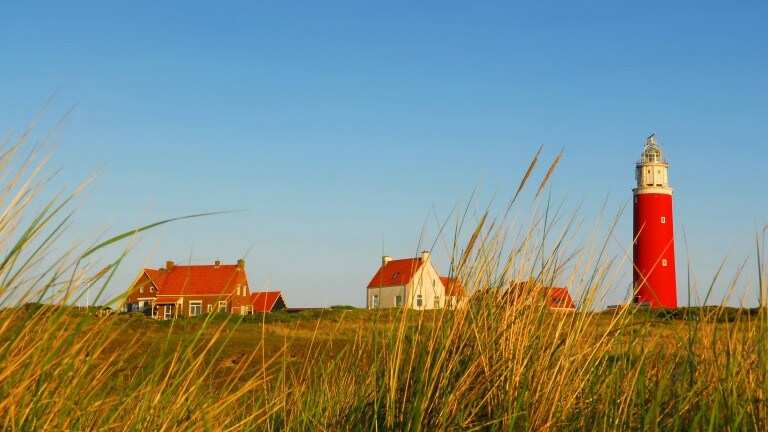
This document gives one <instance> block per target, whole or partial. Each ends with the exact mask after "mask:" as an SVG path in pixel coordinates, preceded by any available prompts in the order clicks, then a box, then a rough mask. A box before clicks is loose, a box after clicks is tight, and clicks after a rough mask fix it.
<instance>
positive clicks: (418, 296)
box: [416, 294, 424, 307]
mask: <svg viewBox="0 0 768 432" xmlns="http://www.w3.org/2000/svg"><path fill="white" fill-rule="evenodd" d="M422 306H424V296H423V295H421V294H416V307H422Z"/></svg>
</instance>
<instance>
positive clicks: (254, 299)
mask: <svg viewBox="0 0 768 432" xmlns="http://www.w3.org/2000/svg"><path fill="white" fill-rule="evenodd" d="M251 306H252V307H253V309H252V310H253V312H254V313H256V312H276V311H280V310H284V309H286V306H285V300H283V295H282V294H281V293H280V291H258V292H255V293H252V294H251Z"/></svg>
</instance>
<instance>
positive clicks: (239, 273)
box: [144, 264, 247, 296]
mask: <svg viewBox="0 0 768 432" xmlns="http://www.w3.org/2000/svg"><path fill="white" fill-rule="evenodd" d="M144 272H145V273H146V275H147V276H148V277H149V278H150V279H151V280H152V283H153V284H154V285H155V287H156V288H157V290H158V291H159V293H160V295H163V296H167V295H174V296H190V295H205V294H208V295H211V294H213V295H231V294H234V293H235V287H236V286H237V285H243V286H245V285H247V277H246V274H245V269H244V268H242V267H239V266H238V265H237V264H231V265H229V264H219V265H215V264H214V265H174V266H173V267H172V268H171V269H165V268H163V269H160V270H155V269H145V270H144Z"/></svg>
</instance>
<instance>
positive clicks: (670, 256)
mask: <svg viewBox="0 0 768 432" xmlns="http://www.w3.org/2000/svg"><path fill="white" fill-rule="evenodd" d="M668 170H669V165H668V164H667V161H666V159H665V158H664V152H663V151H662V149H661V147H660V146H659V144H658V143H657V142H656V135H655V134H652V135H651V136H649V137H648V138H647V139H646V141H645V148H644V149H643V153H642V154H641V156H640V160H639V161H638V162H637V164H636V165H635V179H636V181H637V187H635V188H634V189H633V192H634V223H633V232H634V244H633V263H634V271H633V287H634V301H635V303H636V304H639V305H645V306H650V307H652V308H675V307H677V284H676V275H675V237H674V226H673V218H672V188H670V187H669V175H668Z"/></svg>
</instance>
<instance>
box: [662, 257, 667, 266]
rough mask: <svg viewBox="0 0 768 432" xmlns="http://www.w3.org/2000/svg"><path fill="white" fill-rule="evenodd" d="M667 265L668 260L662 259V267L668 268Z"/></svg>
mask: <svg viewBox="0 0 768 432" xmlns="http://www.w3.org/2000/svg"><path fill="white" fill-rule="evenodd" d="M667 264H668V263H667V259H666V258H662V260H661V266H662V267H666V266H667Z"/></svg>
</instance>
